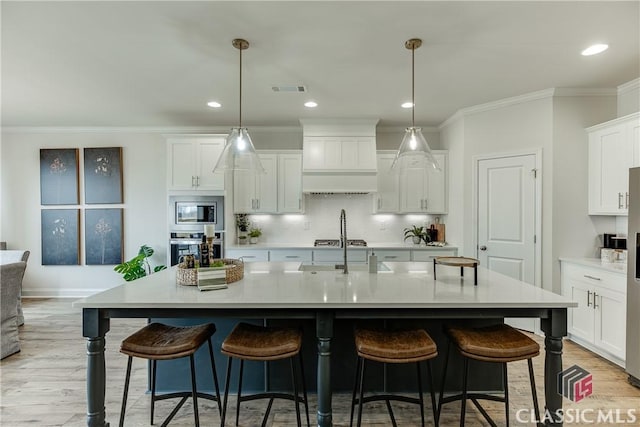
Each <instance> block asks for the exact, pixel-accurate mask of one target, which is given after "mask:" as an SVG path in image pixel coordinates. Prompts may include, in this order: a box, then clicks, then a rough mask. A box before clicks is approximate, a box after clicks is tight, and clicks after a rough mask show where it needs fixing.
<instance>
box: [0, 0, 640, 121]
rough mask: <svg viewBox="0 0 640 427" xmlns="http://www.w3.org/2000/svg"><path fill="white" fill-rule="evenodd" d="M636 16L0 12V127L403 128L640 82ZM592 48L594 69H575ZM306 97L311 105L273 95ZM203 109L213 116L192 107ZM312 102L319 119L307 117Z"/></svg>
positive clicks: (502, 8) (296, 7)
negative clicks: (301, 89) (241, 47)
mask: <svg viewBox="0 0 640 427" xmlns="http://www.w3.org/2000/svg"><path fill="white" fill-rule="evenodd" d="M639 5H640V2H639V1H628V2H610V1H599V2H598V1H588V2H575V1H566V2H565V1H549V2H537V1H532V2H522V1H512V2H484V1H475V2H451V1H449V2H431V1H410V2H400V1H385V2H382V1H356V2H346V1H333V2H330V1H317V2H312V1H297V2H271V1H259V2H248V1H235V2H218V1H199V2H186V1H180V2H177V1H176V2H166V1H141V2H127V1H125V2H107V1H82V2H7V1H2V2H1V6H0V7H1V14H2V51H1V54H2V75H1V79H2V80H1V83H2V125H3V126H160V127H163V126H196V127H197V126H221V125H225V126H226V125H233V124H237V120H238V80H239V78H238V50H236V49H235V48H233V47H232V46H231V40H232V39H234V38H237V37H242V38H245V39H247V40H248V41H249V42H250V43H251V47H250V48H249V50H246V51H244V53H243V62H244V66H243V70H244V71H243V72H244V95H245V96H244V97H243V119H244V120H243V122H244V124H246V125H248V126H252V125H253V126H258V125H260V126H262V125H264V126H289V125H298V124H299V122H298V120H299V119H300V118H312V117H313V118H377V119H380V123H379V124H380V125H384V126H399V125H406V124H408V123H409V122H410V120H411V113H410V110H404V109H401V108H400V107H399V105H400V104H401V103H402V102H403V101H406V100H409V99H410V97H411V52H410V51H409V50H407V49H405V47H404V42H405V40H407V39H409V38H412V37H419V38H422V39H423V40H424V43H423V46H422V47H421V48H420V49H418V50H416V52H415V60H416V111H415V113H416V122H417V123H418V124H420V125H438V124H440V123H442V122H443V121H444V120H446V119H447V118H448V117H450V116H451V115H452V114H453V113H455V112H456V111H457V110H459V109H461V108H464V107H470V106H473V105H478V104H482V103H485V102H490V101H494V100H498V99H502V98H507V97H512V96H517V95H521V94H525V93H529V92H533V91H537V90H542V89H547V88H551V87H579V88H615V87H616V86H618V85H620V84H623V83H626V82H628V81H630V80H633V79H634V78H637V77H638V76H639V75H640V33H639V28H640V8H639ZM594 42H604V43H608V44H609V46H610V48H609V50H608V51H606V52H605V53H603V54H600V55H597V56H593V57H583V56H581V55H580V51H581V50H582V49H583V48H585V47H587V46H588V45H590V44H592V43H594ZM273 85H305V86H307V88H308V93H275V92H273V91H272V90H271V87H272V86H273ZM210 99H216V100H218V101H220V102H221V103H222V104H223V108H221V109H217V110H213V109H211V108H209V107H207V106H206V105H205V104H206V102H207V101H208V100H210ZM307 99H314V100H316V101H317V102H318V103H319V107H318V108H316V109H314V110H309V109H305V108H304V107H303V106H302V103H303V102H304V101H306V100H307Z"/></svg>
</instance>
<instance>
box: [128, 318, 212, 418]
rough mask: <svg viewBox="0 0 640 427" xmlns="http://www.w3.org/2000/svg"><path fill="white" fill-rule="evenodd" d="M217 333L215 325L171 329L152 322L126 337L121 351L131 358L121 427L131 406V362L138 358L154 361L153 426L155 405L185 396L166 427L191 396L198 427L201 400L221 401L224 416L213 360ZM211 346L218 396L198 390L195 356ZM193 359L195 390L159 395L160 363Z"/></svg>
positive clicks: (172, 327) (170, 415)
mask: <svg viewBox="0 0 640 427" xmlns="http://www.w3.org/2000/svg"><path fill="white" fill-rule="evenodd" d="M215 332H216V327H215V325H213V324H212V323H206V324H203V325H198V326H170V325H165V324H162V323H150V324H148V325H147V326H145V327H144V328H142V329H140V330H139V331H137V332H136V333H134V334H133V335H130V336H129V337H127V338H125V339H124V341H122V344H121V345H120V352H121V353H124V354H126V355H128V356H129V360H128V362H127V375H126V379H125V385H124V395H123V398H122V410H121V412H120V426H121V427H122V426H123V424H124V414H125V408H126V404H127V394H128V392H129V378H130V376H131V361H132V359H133V358H134V357H139V358H142V359H148V360H151V361H152V362H151V420H150V423H151V424H153V413H154V407H155V402H157V401H158V400H165V399H172V398H176V397H181V398H182V399H181V400H180V402H179V403H178V404H177V405H176V407H175V408H174V409H173V411H172V412H171V413H170V414H169V416H168V417H167V419H165V421H164V422H163V423H162V426H166V425H167V424H169V422H170V421H171V419H173V417H174V416H175V415H176V413H177V412H178V411H179V410H180V408H181V407H182V405H184V403H185V402H186V400H187V399H188V398H189V397H192V398H193V414H194V418H195V425H196V426H199V425H200V421H199V417H198V398H203V399H208V400H214V401H216V402H218V411H219V412H220V415H222V409H221V407H220V389H219V387H218V374H217V373H216V366H215V361H214V358H213V348H212V346H211V336H212V335H213V334H214V333H215ZM205 342H207V343H208V346H209V357H210V360H211V370H212V373H213V383H214V386H215V389H216V390H215V391H216V394H215V396H214V395H211V394H207V393H200V392H198V391H197V387H196V377H195V363H194V353H195V352H196V351H197V350H198V349H199V348H200V347H201V346H202V345H203V344H204V343H205ZM186 356H189V360H190V364H191V391H190V392H178V393H167V394H163V395H160V396H156V370H157V361H158V360H172V359H179V358H182V357H186Z"/></svg>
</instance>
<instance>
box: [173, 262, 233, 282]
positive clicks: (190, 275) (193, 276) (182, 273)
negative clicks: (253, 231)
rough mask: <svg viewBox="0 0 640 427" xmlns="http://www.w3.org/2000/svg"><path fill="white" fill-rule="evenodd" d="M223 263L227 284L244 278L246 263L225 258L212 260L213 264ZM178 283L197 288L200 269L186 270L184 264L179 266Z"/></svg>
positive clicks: (177, 272) (177, 271)
mask: <svg viewBox="0 0 640 427" xmlns="http://www.w3.org/2000/svg"><path fill="white" fill-rule="evenodd" d="M216 261H222V262H224V264H225V274H226V278H225V282H226V283H233V282H237V281H238V280H241V279H242V278H243V277H244V262H242V260H239V259H233V258H223V259H214V260H211V262H212V263H214V262H216ZM176 283H177V284H178V285H182V286H196V285H197V284H198V269H197V268H186V267H185V264H184V263H180V264H178V269H177V270H176Z"/></svg>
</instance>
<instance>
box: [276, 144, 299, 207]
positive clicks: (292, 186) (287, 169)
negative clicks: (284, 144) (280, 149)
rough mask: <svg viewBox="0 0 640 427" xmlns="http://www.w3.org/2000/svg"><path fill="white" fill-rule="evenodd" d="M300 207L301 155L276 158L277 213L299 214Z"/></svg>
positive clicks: (282, 155) (281, 155)
mask: <svg viewBox="0 0 640 427" xmlns="http://www.w3.org/2000/svg"><path fill="white" fill-rule="evenodd" d="M302 211H303V207H302V154H280V155H279V156H278V212H280V213H300V212H302Z"/></svg>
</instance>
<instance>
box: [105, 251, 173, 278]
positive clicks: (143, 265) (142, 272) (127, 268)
mask: <svg viewBox="0 0 640 427" xmlns="http://www.w3.org/2000/svg"><path fill="white" fill-rule="evenodd" d="M152 255H153V248H152V247H151V246H147V245H142V246H140V250H139V251H138V255H136V256H135V257H133V258H131V259H130V260H129V261H127V262H123V263H122V264H118V265H116V266H115V267H114V268H113V269H114V270H115V271H117V272H118V273H120V274H122V275H123V277H124V280H126V281H127V282H131V281H132V280H136V279H139V278H141V277H144V276H147V275H149V274H152V273H156V272H158V271H160V270H164V269H165V268H167V266H165V265H156V266H155V267H153V269H152V268H151V264H149V261H148V259H149V258H151V256H152Z"/></svg>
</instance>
